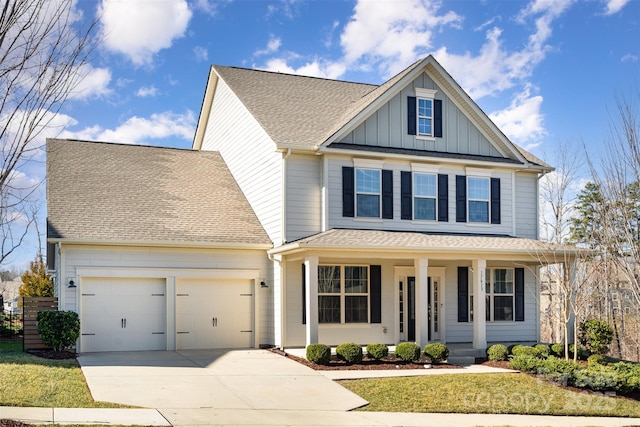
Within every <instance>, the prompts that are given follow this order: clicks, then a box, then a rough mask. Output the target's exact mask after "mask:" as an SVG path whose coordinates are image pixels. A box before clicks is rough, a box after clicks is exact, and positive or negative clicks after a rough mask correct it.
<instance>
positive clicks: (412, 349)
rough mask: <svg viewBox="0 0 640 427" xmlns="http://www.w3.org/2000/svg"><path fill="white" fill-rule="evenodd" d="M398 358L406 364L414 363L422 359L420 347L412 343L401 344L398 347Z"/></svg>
mask: <svg viewBox="0 0 640 427" xmlns="http://www.w3.org/2000/svg"><path fill="white" fill-rule="evenodd" d="M396 356H398V357H399V358H400V359H402V360H404V361H405V362H414V361H416V360H418V359H420V346H419V345H418V344H416V343H412V342H401V343H400V344H398V345H397V346H396Z"/></svg>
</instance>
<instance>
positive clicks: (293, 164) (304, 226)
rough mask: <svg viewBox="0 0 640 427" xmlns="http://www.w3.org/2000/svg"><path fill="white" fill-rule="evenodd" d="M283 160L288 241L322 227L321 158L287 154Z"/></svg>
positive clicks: (286, 236)
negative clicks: (284, 166)
mask: <svg viewBox="0 0 640 427" xmlns="http://www.w3.org/2000/svg"><path fill="white" fill-rule="evenodd" d="M285 164H286V168H287V169H286V172H285V177H286V189H285V194H286V205H285V206H286V212H285V227H286V232H285V239H286V240H287V241H289V242H290V241H293V240H297V239H300V238H303V237H307V236H310V235H312V234H315V233H319V232H320V231H321V230H322V191H321V185H322V158H321V157H320V156H304V155H291V156H289V157H288V158H287V160H286V163H285Z"/></svg>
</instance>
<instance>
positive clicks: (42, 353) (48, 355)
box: [0, 350, 77, 427]
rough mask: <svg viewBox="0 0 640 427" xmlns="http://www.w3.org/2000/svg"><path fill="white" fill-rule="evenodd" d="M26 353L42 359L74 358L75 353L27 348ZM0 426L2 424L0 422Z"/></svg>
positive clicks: (0, 426)
mask: <svg viewBox="0 0 640 427" xmlns="http://www.w3.org/2000/svg"><path fill="white" fill-rule="evenodd" d="M27 353H29V354H33V355H34V356H38V357H41V358H43V359H53V360H65V359H75V358H76V356H77V354H76V353H74V352H71V351H53V350H27ZM0 427H2V425H1V424H0Z"/></svg>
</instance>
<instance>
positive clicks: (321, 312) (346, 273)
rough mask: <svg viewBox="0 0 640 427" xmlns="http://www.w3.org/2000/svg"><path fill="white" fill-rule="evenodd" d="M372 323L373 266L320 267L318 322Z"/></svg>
mask: <svg viewBox="0 0 640 427" xmlns="http://www.w3.org/2000/svg"><path fill="white" fill-rule="evenodd" d="M368 322H369V267H368V266H349V265H320V266H318V323H368Z"/></svg>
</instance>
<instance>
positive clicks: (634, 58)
mask: <svg viewBox="0 0 640 427" xmlns="http://www.w3.org/2000/svg"><path fill="white" fill-rule="evenodd" d="M638 59H640V57H638V55H634V54H631V53H628V54H626V55H625V56H623V57H622V58H620V61H621V62H638Z"/></svg>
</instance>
